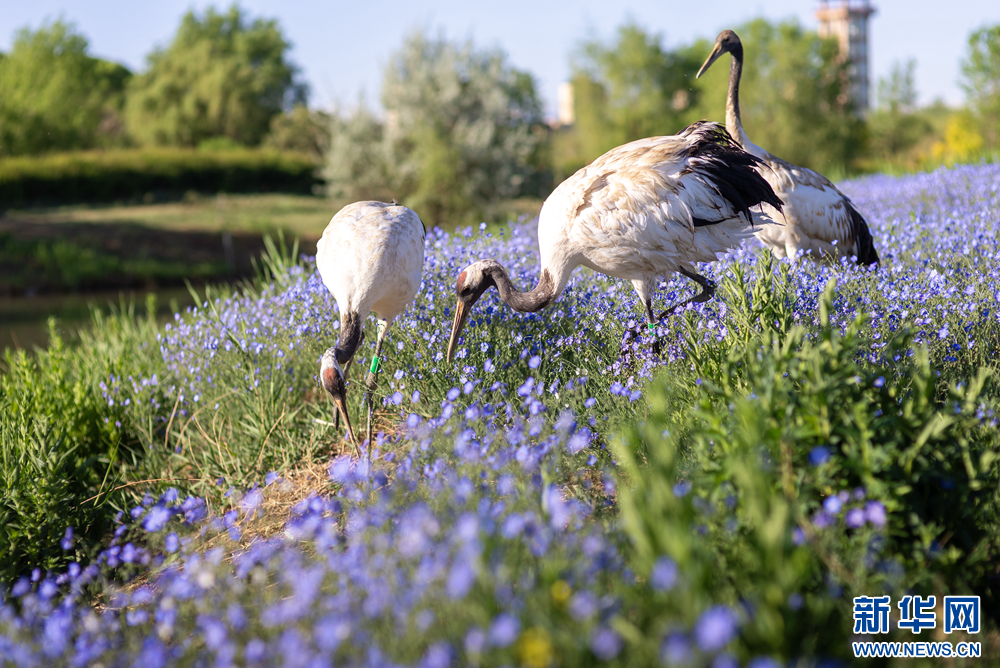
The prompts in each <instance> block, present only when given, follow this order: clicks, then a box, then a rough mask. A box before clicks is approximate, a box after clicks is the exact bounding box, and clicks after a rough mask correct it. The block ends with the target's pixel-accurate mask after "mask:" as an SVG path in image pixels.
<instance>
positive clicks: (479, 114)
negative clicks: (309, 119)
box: [327, 33, 546, 224]
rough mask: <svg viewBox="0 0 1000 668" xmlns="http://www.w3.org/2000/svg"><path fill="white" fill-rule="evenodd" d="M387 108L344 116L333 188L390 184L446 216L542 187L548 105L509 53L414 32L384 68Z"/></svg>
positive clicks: (333, 158)
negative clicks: (378, 113)
mask: <svg viewBox="0 0 1000 668" xmlns="http://www.w3.org/2000/svg"><path fill="white" fill-rule="evenodd" d="M382 107H383V109H384V110H385V121H384V123H381V122H378V121H377V120H376V119H375V118H374V116H373V115H372V114H371V113H370V112H368V111H367V110H365V109H364V108H363V106H362V107H361V108H359V110H358V111H357V112H356V113H355V114H354V115H353V116H351V117H347V118H342V119H339V120H338V121H337V123H336V125H335V130H334V133H333V135H334V136H333V142H332V146H331V152H330V158H329V161H328V163H329V168H328V170H327V178H328V180H329V183H330V190H331V193H335V194H338V195H340V196H341V197H343V198H345V199H354V198H356V197H357V195H360V194H361V193H364V192H372V191H373V190H374V191H377V190H381V189H385V190H388V191H389V194H390V195H391V196H393V197H395V198H396V199H397V200H399V201H400V202H401V203H404V204H406V205H407V206H411V207H414V208H416V209H417V210H418V211H420V215H421V217H423V218H424V219H425V221H426V222H428V223H429V224H443V223H448V222H457V221H458V220H459V219H461V218H464V217H465V216H466V215H468V214H469V213H470V212H472V211H478V212H483V211H485V210H486V209H488V208H489V207H490V206H491V205H493V204H496V203H497V202H498V201H500V200H503V199H507V198H512V197H516V196H517V195H519V194H522V193H524V192H525V191H526V190H527V189H530V188H532V187H536V188H537V179H538V176H539V165H538V161H539V152H540V150H541V148H542V146H543V144H544V142H545V140H546V133H545V129H544V126H543V125H542V109H541V103H540V101H539V99H538V94H537V92H536V89H535V82H534V79H533V77H532V76H531V75H530V74H528V73H527V72H523V71H521V70H518V69H517V68H515V67H513V66H511V65H510V64H509V63H508V62H507V59H506V57H505V56H504V54H503V52H502V51H500V50H498V49H483V50H480V49H477V48H476V47H475V46H474V45H473V44H472V42H471V41H469V42H465V43H456V42H451V41H448V40H447V39H445V38H444V37H437V38H432V37H428V36H427V35H425V34H423V33H414V34H412V35H410V36H409V37H408V38H407V39H406V40H405V42H404V44H403V46H402V48H400V49H399V50H398V51H397V52H396V53H394V54H393V56H392V58H391V59H390V61H389V64H388V65H387V67H386V69H385V72H384V76H383V81H382Z"/></svg>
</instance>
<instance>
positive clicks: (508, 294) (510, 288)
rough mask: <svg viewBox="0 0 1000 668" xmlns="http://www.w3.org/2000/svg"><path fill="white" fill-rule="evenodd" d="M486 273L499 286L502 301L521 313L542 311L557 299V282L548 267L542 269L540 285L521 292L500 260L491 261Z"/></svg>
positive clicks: (539, 278) (539, 279)
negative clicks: (529, 290)
mask: <svg viewBox="0 0 1000 668" xmlns="http://www.w3.org/2000/svg"><path fill="white" fill-rule="evenodd" d="M484 273H485V274H486V275H487V276H489V277H490V279H492V281H493V284H494V285H496V286H497V292H499V293H500V299H501V301H503V303H504V304H506V305H507V306H509V307H511V308H512V309H514V310H515V311H518V312H519V313H534V312H535V311H540V310H541V309H543V308H545V307H546V306H548V305H549V304H551V303H552V302H554V301H555V299H556V296H557V294H556V283H555V280H553V278H552V274H551V273H550V272H549V270H548V269H546V268H543V269H542V273H541V275H540V276H539V277H538V285H536V286H535V289H534V290H532V291H531V292H519V291H518V290H517V289H516V288H515V287H514V284H513V283H511V281H510V276H508V275H507V270H506V269H504V268H503V266H502V265H501V264H500V263H499V262H495V263H491V264H490V265H489V266H488V267H487V268H486V269H485V270H484Z"/></svg>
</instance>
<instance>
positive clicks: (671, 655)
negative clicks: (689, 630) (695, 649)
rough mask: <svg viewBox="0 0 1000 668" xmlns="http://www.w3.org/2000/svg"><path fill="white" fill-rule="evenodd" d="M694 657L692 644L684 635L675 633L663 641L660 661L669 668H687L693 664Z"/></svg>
mask: <svg viewBox="0 0 1000 668" xmlns="http://www.w3.org/2000/svg"><path fill="white" fill-rule="evenodd" d="M692 658H694V655H693V653H692V651H691V643H690V642H688V639H687V638H686V637H684V634H683V633H680V632H679V631H675V632H673V633H671V634H669V635H668V636H667V637H666V638H664V639H663V644H662V645H660V661H661V662H662V663H664V664H666V665H668V666H685V665H687V664H689V663H691V659H692Z"/></svg>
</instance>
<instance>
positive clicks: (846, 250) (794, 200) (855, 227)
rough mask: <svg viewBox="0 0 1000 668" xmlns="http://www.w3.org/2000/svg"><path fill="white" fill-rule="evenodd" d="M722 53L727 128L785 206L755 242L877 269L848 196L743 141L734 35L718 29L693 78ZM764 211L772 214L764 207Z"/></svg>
mask: <svg viewBox="0 0 1000 668" xmlns="http://www.w3.org/2000/svg"><path fill="white" fill-rule="evenodd" d="M724 53H728V54H730V56H732V60H731V62H730V66H729V93H728V95H727V97H726V129H727V130H729V134H730V135H732V137H733V139H735V140H736V141H737V142H739V144H740V146H742V147H743V149H744V150H745V151H747V152H748V153H752V154H753V155H754V156H756V157H757V158H760V159H761V160H762V161H763V162H764V163H765V164H766V165H767V168H765V169H763V170H762V171H761V174H762V175H763V177H764V178H765V179H767V182H768V183H769V184H771V187H772V188H774V192H775V193H776V194H777V195H778V197H780V198H781V202H782V204H784V209H782V214H783V217H784V220H783V221H782V222H783V223H784V224H783V225H768V226H766V227H763V228H761V229H760V230H758V231H757V238H758V239H760V240H761V241H762V242H764V244H766V245H767V246H769V247H770V248H771V249H772V250H773V251H774V254H775V255H777V256H778V257H786V256H787V257H790V258H795V256H796V253H798V251H799V250H804V251H808V250H811V251H812V257H813V258H814V259H816V260H819V259H822V258H823V257H841V256H848V257H850V256H855V257H856V258H857V262H858V264H860V265H862V266H868V265H871V264H875V265H877V264H878V262H879V258H878V253H877V252H876V251H875V245H874V243H873V241H872V235H871V231H870V230H869V229H868V223H866V222H865V219H864V217H863V216H862V215H861V214H860V213H859V212H858V210H857V209H856V208H855V207H854V204H853V203H852V202H851V200H850V198H848V197H847V195H845V194H844V193H842V192H840V191H839V190H838V189H837V187H836V186H835V185H833V183H831V182H830V180H829V179H828V178H826V177H825V176H823V175H822V174H819V173H817V172H814V171H813V170H811V169H807V168H805V167H797V166H795V165H792V164H789V163H787V162H785V161H784V160H782V159H780V158H776V157H775V156H773V155H771V154H770V153H768V152H767V151H765V150H764V149H762V148H761V147H759V146H757V145H756V144H754V143H753V142H751V141H750V139H749V138H748V137H747V133H746V131H745V130H744V129H743V121H742V119H741V118H740V77H741V76H742V74H743V43H742V42H741V41H740V38H739V36H738V35H737V34H736V33H735V32H733V31H732V30H723V31H722V32H721V33H719V36H718V37H717V38H716V40H715V48H713V49H712V52H711V53H710V54H709V55H708V58H707V59H706V60H705V63H704V64H703V65H702V66H701V69H700V70H698V77H701V75H702V74H704V73H705V71H706V70H707V69H708V68H709V67H711V65H712V63H714V62H715V61H716V60H718V58H719V56H721V55H722V54H724ZM764 211H765V212H767V213H770V214H772V215H773V212H771V211H768V210H767V209H766V208H765V209H764Z"/></svg>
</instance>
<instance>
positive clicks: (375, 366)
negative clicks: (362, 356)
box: [368, 355, 379, 373]
mask: <svg viewBox="0 0 1000 668" xmlns="http://www.w3.org/2000/svg"><path fill="white" fill-rule="evenodd" d="M378 361H379V360H378V357H377V356H375V355H372V365H371V367H369V369H368V370H369V371H371V372H372V373H378Z"/></svg>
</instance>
